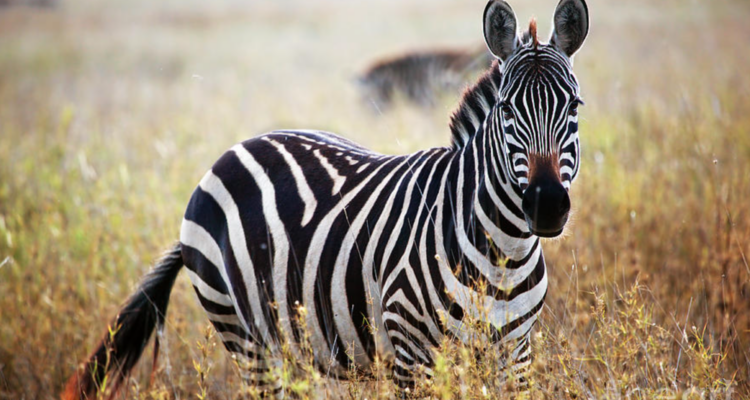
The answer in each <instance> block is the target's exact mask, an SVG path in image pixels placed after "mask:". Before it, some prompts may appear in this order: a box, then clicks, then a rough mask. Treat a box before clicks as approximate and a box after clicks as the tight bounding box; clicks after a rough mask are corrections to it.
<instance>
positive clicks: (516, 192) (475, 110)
mask: <svg viewBox="0 0 750 400" xmlns="http://www.w3.org/2000/svg"><path fill="white" fill-rule="evenodd" d="M501 78H502V74H501V72H500V68H499V67H498V64H497V63H493V65H492V67H491V68H490V69H489V70H488V71H487V72H486V73H485V75H484V76H482V77H481V78H480V79H479V81H478V82H477V83H476V84H475V85H474V86H472V87H471V88H470V89H468V90H467V91H466V92H465V93H464V95H463V97H462V99H461V103H460V105H459V108H458V110H457V111H456V112H455V113H454V115H453V117H452V119H451V130H452V134H453V146H454V151H456V158H455V162H456V163H458V167H457V168H458V169H459V170H460V171H459V174H460V175H461V176H460V177H459V179H455V180H448V181H447V184H448V185H453V186H455V187H452V188H448V192H449V193H453V194H454V196H453V197H454V199H453V201H454V202H455V203H453V204H455V205H456V207H455V210H456V229H461V230H463V232H465V234H466V237H467V238H468V239H469V240H470V242H471V244H472V247H474V248H476V249H478V250H479V252H480V253H484V254H485V256H486V257H488V258H490V259H491V260H492V261H493V263H494V262H495V261H498V260H496V258H497V256H498V255H499V256H505V257H508V258H510V259H511V260H516V261H517V260H522V259H524V258H526V257H527V256H528V255H529V253H530V252H532V251H533V250H534V249H535V248H536V247H537V246H536V242H537V241H538V238H536V237H534V236H532V235H531V234H530V232H529V230H528V226H527V224H526V221H525V218H524V215H523V211H522V210H521V196H522V192H521V189H520V188H519V187H518V186H517V185H516V184H514V183H513V181H512V180H511V179H510V177H509V175H508V174H509V173H510V171H508V170H507V167H506V166H507V165H510V164H509V163H508V162H507V160H506V159H505V158H506V157H507V153H506V152H505V151H504V150H503V145H502V143H501V137H500V135H501V133H500V126H501V116H500V115H499V111H498V108H497V107H496V104H497V97H496V96H497V92H498V85H499V84H500V80H501ZM446 234H449V232H446ZM458 235H459V236H462V234H461V233H460V232H459V233H458ZM459 244H461V243H460V242H459ZM464 253H465V251H464Z"/></svg>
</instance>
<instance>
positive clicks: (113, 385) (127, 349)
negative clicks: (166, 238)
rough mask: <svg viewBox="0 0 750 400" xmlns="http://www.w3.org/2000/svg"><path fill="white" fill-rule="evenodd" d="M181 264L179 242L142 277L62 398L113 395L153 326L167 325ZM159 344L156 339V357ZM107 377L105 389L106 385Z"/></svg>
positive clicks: (90, 397)
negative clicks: (104, 391) (170, 299)
mask: <svg viewBox="0 0 750 400" xmlns="http://www.w3.org/2000/svg"><path fill="white" fill-rule="evenodd" d="M182 265H183V263H182V249H181V247H180V244H179V243H178V244H176V245H175V246H174V247H173V248H172V249H171V250H170V251H169V252H167V253H166V254H165V255H164V256H163V257H162V259H161V260H159V262H158V263H157V264H156V266H155V267H154V268H153V269H152V270H151V271H150V272H149V273H148V274H147V275H146V276H145V277H144V278H143V281H142V282H141V284H140V286H138V289H137V290H136V291H135V293H133V294H132V295H131V296H130V298H129V299H128V300H127V302H126V303H125V306H123V308H122V310H120V313H119V314H118V315H117V318H116V319H115V322H114V323H113V324H112V325H110V326H109V327H108V330H107V332H106V333H105V336H104V338H103V339H102V340H101V342H99V346H98V347H97V349H96V350H95V351H94V352H93V353H92V355H91V356H90V357H89V359H88V360H87V361H86V362H85V363H84V364H83V365H82V366H81V367H80V368H79V370H78V371H77V372H76V374H75V375H74V376H72V377H71V378H70V380H69V381H68V384H67V386H66V388H65V392H63V394H62V396H61V398H62V399H64V400H75V399H93V398H97V397H98V394H103V393H102V392H103V389H106V392H109V393H110V394H111V395H112V396H114V394H115V393H116V392H117V389H118V388H119V387H120V386H121V385H122V383H123V382H124V381H125V378H126V377H127V376H128V374H129V373H130V371H131V370H132V369H133V367H134V366H135V364H136V363H137V362H138V359H139V358H140V357H141V354H142V353H143V349H144V348H145V347H146V344H147V343H148V340H149V338H150V337H151V333H152V332H153V331H154V328H156V329H159V330H160V331H161V329H162V328H163V327H164V318H165V316H166V313H167V306H168V305H169V294H170V292H171V291H172V286H173V285H174V281H175V279H176V278H177V274H178V273H179V272H180V269H181V268H182ZM158 345H159V344H158V342H157V343H156V344H155V350H154V357H155V358H156V355H157V352H158ZM154 361H155V360H154ZM105 378H106V388H103V387H102V384H103V383H104V382H105Z"/></svg>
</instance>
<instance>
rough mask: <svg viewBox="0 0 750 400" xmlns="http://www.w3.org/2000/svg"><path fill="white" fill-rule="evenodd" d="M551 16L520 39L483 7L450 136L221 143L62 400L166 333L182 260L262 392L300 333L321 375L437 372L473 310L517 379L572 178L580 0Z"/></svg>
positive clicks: (405, 377) (128, 365)
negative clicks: (487, 56) (477, 74)
mask: <svg viewBox="0 0 750 400" xmlns="http://www.w3.org/2000/svg"><path fill="white" fill-rule="evenodd" d="M553 23H554V28H553V33H552V36H551V38H550V40H549V43H540V42H539V40H538V38H537V32H536V30H537V29H536V22H535V21H534V20H532V21H531V22H530V25H529V29H528V31H527V32H526V33H525V34H524V35H521V36H519V35H518V33H517V21H516V17H515V13H514V12H513V9H512V8H511V7H510V5H509V4H508V3H506V2H505V1H502V0H491V1H490V2H489V3H488V4H487V6H486V8H485V11H484V15H483V27H484V29H483V30H484V37H485V41H486V44H487V47H488V49H489V50H490V51H491V52H492V54H493V55H494V56H495V57H496V58H497V59H498V61H496V62H495V63H494V64H493V65H492V67H491V68H490V69H489V70H488V71H487V72H486V73H485V75H484V76H482V77H481V78H480V79H479V80H478V81H477V83H476V84H475V85H474V86H473V87H471V88H470V89H468V90H467V91H466V92H465V93H464V95H463V97H462V100H461V103H460V106H459V108H458V109H457V111H456V112H455V113H454V115H453V116H452V119H451V122H450V130H451V133H452V142H451V145H450V146H446V147H438V148H432V149H428V150H423V151H418V152H416V153H413V154H408V155H401V156H389V155H382V154H378V153H375V152H373V151H370V150H367V149H366V148H364V147H361V146H359V145H357V144H356V143H353V142H351V141H349V140H347V139H344V138H342V137H339V136H336V135H334V134H331V133H326V132H321V131H305V130H279V131H273V132H270V133H267V134H264V135H261V136H259V137H256V138H253V139H250V140H247V141H244V142H242V143H239V144H237V145H235V146H234V147H232V148H231V149H230V150H229V151H227V152H226V153H225V154H224V155H223V156H221V157H220V158H219V160H218V161H217V162H216V163H215V164H214V165H213V167H212V168H211V169H210V170H209V171H208V172H207V173H206V175H205V176H204V177H203V178H202V180H201V181H200V183H199V185H198V187H197V188H196V189H195V191H194V193H193V195H192V197H191V199H190V201H189V204H188V206H187V210H186V211H185V214H184V219H183V222H182V227H181V232H180V240H179V243H178V244H176V245H175V246H174V247H173V248H172V249H171V250H170V251H169V252H168V253H167V254H166V255H165V256H164V257H163V258H162V259H161V260H160V261H159V262H158V263H157V265H156V266H155V267H154V269H153V270H152V271H151V272H149V273H148V274H147V275H146V277H145V278H144V280H143V282H142V283H141V285H140V286H139V287H138V289H137V290H136V292H135V293H134V294H132V295H131V297H130V298H129V299H128V300H127V301H126V303H125V306H124V307H123V309H122V310H121V312H120V313H119V315H118V316H117V318H116V319H115V322H114V323H113V325H111V327H110V329H109V333H107V334H106V335H105V337H104V339H102V340H101V342H100V343H99V345H98V347H97V348H96V350H95V351H94V353H93V354H92V355H91V357H90V358H89V359H87V361H85V362H84V363H83V365H82V367H81V369H80V370H79V372H78V373H76V374H75V375H74V376H73V377H71V378H70V380H69V381H68V386H67V389H66V391H65V392H64V394H63V398H66V399H75V398H84V397H87V396H91V395H92V393H94V392H95V391H96V390H97V385H98V384H99V382H102V381H103V380H104V379H105V378H107V379H108V380H107V382H108V384H109V385H110V387H114V389H115V390H116V389H117V387H119V386H120V385H121V384H122V382H123V380H124V377H125V376H127V374H128V372H129V371H130V370H131V369H132V368H133V366H134V365H135V363H136V362H137V360H138V358H139V357H140V355H141V354H142V352H143V350H144V348H145V346H146V344H147V342H148V340H149V338H150V336H151V333H152V332H153V331H154V330H155V329H156V330H158V331H161V329H162V327H163V324H164V318H165V313H166V311H167V305H168V301H169V296H170V291H171V289H172V286H173V283H174V281H175V278H176V276H177V274H178V272H179V271H180V270H181V269H182V267H183V265H184V266H186V267H187V268H186V269H187V272H188V274H189V277H190V279H191V281H192V284H193V286H194V288H195V292H196V294H197V297H198V299H199V301H200V303H201V305H202V306H203V308H204V309H205V311H206V312H207V314H208V319H209V320H210V321H211V322H212V323H213V325H214V327H215V328H216V331H218V332H219V334H220V336H221V339H222V341H223V343H224V346H225V347H226V348H227V350H228V351H229V352H231V353H232V356H233V357H235V358H236V359H237V365H238V367H239V370H240V373H241V374H242V376H243V378H244V379H247V380H248V381H249V382H251V383H253V384H255V385H257V387H258V388H259V390H262V391H263V393H264V394H266V395H278V394H279V393H283V385H282V384H281V383H280V382H278V381H274V380H272V379H268V378H267V377H268V376H269V374H268V371H269V370H270V368H272V367H273V365H272V362H270V361H269V357H267V355H268V354H270V353H272V352H273V351H278V348H279V346H280V345H281V343H289V345H290V347H291V350H292V352H295V351H301V350H300V349H299V346H300V343H302V342H301V341H302V338H303V337H309V340H310V347H311V350H312V353H313V354H314V357H315V362H316V364H317V366H318V368H320V369H321V370H322V371H326V372H330V374H331V375H332V376H343V375H344V374H345V372H346V370H347V368H349V367H352V366H356V367H359V368H362V369H364V368H366V367H367V366H368V365H370V364H371V363H373V360H375V358H376V357H382V359H384V360H390V365H391V366H392V369H391V370H392V376H393V379H394V380H395V383H397V385H398V387H399V388H401V390H402V392H401V393H402V395H403V394H404V393H406V392H407V391H408V390H409V388H411V387H414V385H415V380H416V379H419V377H420V376H422V375H421V374H426V375H427V376H430V375H432V368H433V367H434V359H433V358H434V357H433V353H432V350H433V349H434V348H435V347H437V346H438V345H439V344H440V343H441V340H443V339H456V340H467V338H466V337H465V336H463V335H464V332H465V331H463V330H462V323H463V322H464V321H465V320H466V319H467V318H480V319H482V321H484V322H485V323H486V325H487V326H490V327H491V329H490V331H489V333H488V334H487V335H486V340H487V343H490V344H491V345H492V346H505V348H506V349H508V351H509V359H508V362H507V364H506V365H504V366H503V369H504V370H506V371H507V374H511V373H513V374H517V375H518V376H520V377H521V382H522V383H523V380H522V379H525V377H526V376H527V375H528V373H529V370H530V364H531V348H530V332H531V329H532V327H533V326H534V324H535V323H536V321H537V319H538V317H539V314H540V312H541V310H542V307H543V304H544V299H545V297H546V295H547V284H548V280H547V273H546V264H545V261H544V256H543V253H542V246H541V243H540V240H541V239H540V238H544V237H555V236H558V235H560V234H561V232H562V231H563V229H564V228H565V225H566V223H567V220H568V216H569V213H570V206H571V204H570V197H569V195H568V191H569V188H570V185H571V183H572V182H573V181H574V179H575V178H576V176H577V175H578V171H579V164H580V146H579V138H578V107H579V105H580V104H582V103H583V102H582V100H581V97H580V88H579V84H578V81H577V78H576V77H575V75H574V73H573V71H572V57H573V56H574V54H575V53H576V52H577V51H578V50H579V49H580V47H581V46H582V44H583V42H584V40H585V38H586V36H587V34H588V24H589V19H588V8H587V6H586V3H585V1H584V0H561V1H560V2H559V3H558V5H557V8H556V10H555V13H554V18H553ZM371 327H375V328H376V329H371ZM305 329H307V331H305ZM306 335H307V336H306ZM156 337H157V341H156V344H155V346H157V349H158V344H159V343H158V337H159V335H156ZM154 353H155V354H157V352H156V351H155V352H154ZM154 362H156V359H154ZM526 382H528V381H526Z"/></svg>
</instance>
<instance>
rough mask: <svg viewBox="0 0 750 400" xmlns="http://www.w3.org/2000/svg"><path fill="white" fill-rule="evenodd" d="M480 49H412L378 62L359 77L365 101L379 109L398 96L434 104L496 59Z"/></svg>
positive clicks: (473, 77) (390, 104) (485, 50)
mask: <svg viewBox="0 0 750 400" xmlns="http://www.w3.org/2000/svg"><path fill="white" fill-rule="evenodd" d="M494 59H495V58H494V57H492V54H491V53H490V52H488V51H487V47H486V46H485V45H484V44H482V46H481V48H479V47H477V48H475V49H470V50H465V49H451V48H443V49H434V50H419V51H411V52H407V53H405V54H402V55H399V56H393V57H389V58H383V59H379V60H377V61H375V62H374V63H372V65H370V66H369V67H367V68H366V69H365V71H364V72H362V74H361V75H360V76H359V77H357V86H358V88H359V89H360V91H361V94H362V99H363V102H365V103H367V104H369V105H372V106H373V108H374V109H376V110H384V109H387V108H388V107H390V106H392V105H393V102H394V101H395V100H396V98H397V97H399V95H401V97H403V98H404V99H405V100H407V101H409V102H410V103H413V104H416V105H419V106H422V107H431V106H434V105H435V100H436V98H437V97H438V96H439V95H440V94H441V93H451V92H453V91H456V90H458V89H460V88H462V87H463V86H464V85H465V83H466V82H468V81H469V80H475V79H476V78H477V77H479V76H480V75H481V74H482V73H483V72H484V71H485V70H486V69H487V68H489V67H490V66H491V65H492V61H494Z"/></svg>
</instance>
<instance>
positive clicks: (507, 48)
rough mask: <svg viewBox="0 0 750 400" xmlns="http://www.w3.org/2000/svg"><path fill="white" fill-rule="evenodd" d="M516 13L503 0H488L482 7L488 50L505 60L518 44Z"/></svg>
mask: <svg viewBox="0 0 750 400" xmlns="http://www.w3.org/2000/svg"><path fill="white" fill-rule="evenodd" d="M517 26H518V23H517V22H516V14H515V13H514V12H513V9H512V8H510V5H509V4H508V3H506V2H505V1H503V0H490V2H489V3H487V7H486V8H485V9H484V41H485V42H487V48H489V49H490V52H491V53H492V54H493V55H494V56H495V57H497V58H499V59H500V60H502V61H505V60H507V59H508V57H510V55H511V54H513V52H514V51H515V50H516V48H517V47H518V46H519V45H520V43H521V42H520V40H519V39H518V34H517V33H516V27H517Z"/></svg>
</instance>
